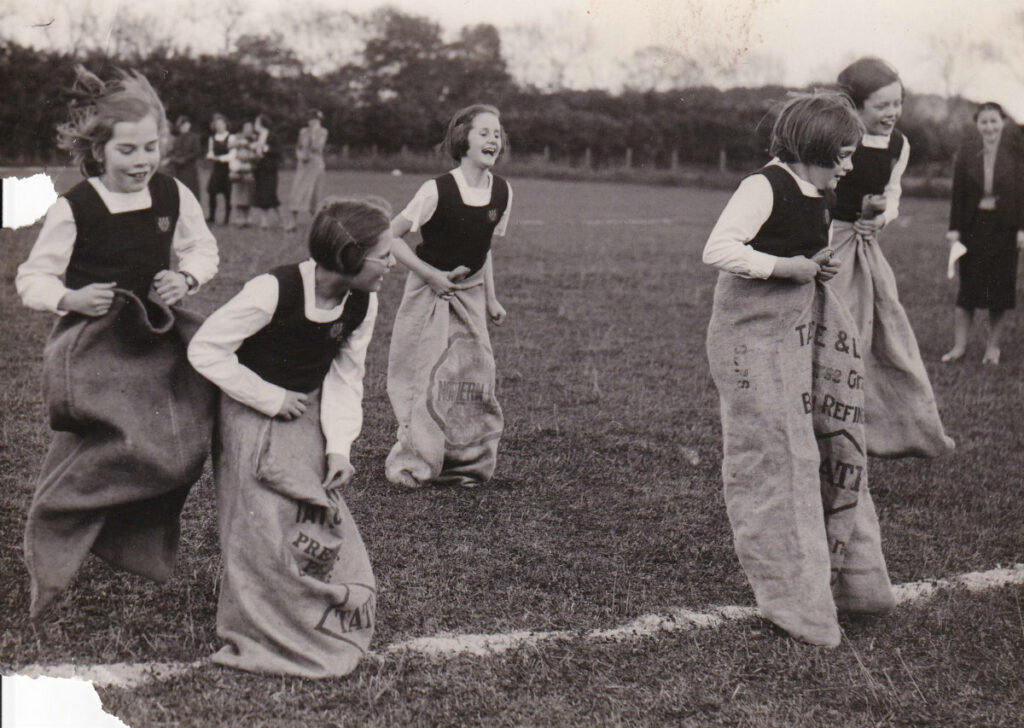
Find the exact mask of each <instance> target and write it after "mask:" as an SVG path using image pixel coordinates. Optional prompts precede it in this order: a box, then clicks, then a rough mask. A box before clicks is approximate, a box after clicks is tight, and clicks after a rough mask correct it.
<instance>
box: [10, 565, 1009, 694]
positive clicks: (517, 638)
mask: <svg viewBox="0 0 1024 728" xmlns="http://www.w3.org/2000/svg"><path fill="white" fill-rule="evenodd" d="M1010 584H1024V564H1017V565H1015V566H1013V567H1009V568H995V569H990V570H989V571H974V572H970V573H967V574H961V575H960V576H955V577H952V578H950V579H929V580H926V581H916V582H912V583H909V584H898V585H896V586H894V587H893V590H894V591H895V592H896V602H897V604H910V603H914V602H918V601H921V600H924V599H928V598H930V597H932V596H934V595H935V593H936V592H937V591H939V590H941V589H949V588H954V587H960V588H963V589H967V590H968V591H971V592H979V591H984V590H986V589H993V588H996V587H1001V586H1007V585H1010ZM756 616H757V609H756V608H755V607H738V606H726V607H713V608H712V609H710V610H708V611H706V612H693V611H690V610H689V609H682V608H679V609H673V610H671V611H669V613H668V614H645V615H643V616H641V617H637V618H636V619H634V620H633V621H632V622H629V623H628V624H625V625H622V626H621V627H615V628H612V629H592V630H585V631H583V630H580V631H574V630H554V631H546V632H532V631H520V632H504V633H499V634H440V635H436V636H434V637H417V638H415V639H411V640H406V641H404V642H395V643H393V644H390V645H386V646H385V647H383V648H382V649H381V650H380V651H379V652H377V653H370V654H371V656H373V655H375V656H378V657H379V656H382V655H389V654H393V653H396V652H416V653H419V654H422V655H428V656H434V657H446V656H455V655H477V656H481V657H486V656H488V655H500V654H502V653H504V652H508V651H509V650H512V649H515V648H517V647H522V646H525V645H535V644H538V643H540V642H552V641H559V640H562V641H564V640H573V639H583V640H614V641H619V642H621V641H624V640H630V639H639V638H643V637H649V636H651V635H654V634H658V633H660V632H679V631H685V630H691V629H715V628H717V627H721V626H722V625H724V624H727V623H729V622H742V621H744V620H749V619H754V618H755V617H756ZM207 664H209V661H208V660H200V661H197V662H192V663H187V662H136V663H128V662H119V663H114V664H107V665H75V664H63V665H49V666H45V665H28V666H26V667H22V668H19V669H18V670H16V671H15V672H16V673H17V674H19V675H26V676H28V677H40V676H42V675H46V676H49V677H65V678H81V679H83V680H91V681H92V682H93V683H94V684H95V685H99V686H113V687H134V686H136V685H143V684H146V683H149V682H153V681H155V680H166V679H167V678H170V677H174V676H176V675H181V674H184V673H187V672H189V671H191V670H196V669H198V668H200V667H203V666H204V665H207Z"/></svg>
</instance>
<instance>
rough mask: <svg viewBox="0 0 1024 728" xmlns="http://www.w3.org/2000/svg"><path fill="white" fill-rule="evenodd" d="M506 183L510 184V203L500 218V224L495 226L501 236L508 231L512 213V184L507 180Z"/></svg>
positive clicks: (496, 231) (496, 232)
mask: <svg viewBox="0 0 1024 728" xmlns="http://www.w3.org/2000/svg"><path fill="white" fill-rule="evenodd" d="M505 184H507V185H508V203H507V204H506V205H505V212H504V213H503V214H502V216H501V219H500V220H498V224H497V225H496V226H495V227H494V234H495V235H498V236H501V237H504V236H505V233H506V232H507V231H508V219H509V215H510V214H511V213H512V185H509V184H508V181H507V180H506V182H505Z"/></svg>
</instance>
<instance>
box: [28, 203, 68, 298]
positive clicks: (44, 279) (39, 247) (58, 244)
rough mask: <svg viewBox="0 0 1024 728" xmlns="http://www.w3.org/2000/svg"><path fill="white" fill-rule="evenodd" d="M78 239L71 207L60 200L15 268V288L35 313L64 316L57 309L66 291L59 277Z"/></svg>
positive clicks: (64, 269)
mask: <svg viewBox="0 0 1024 728" xmlns="http://www.w3.org/2000/svg"><path fill="white" fill-rule="evenodd" d="M77 236H78V231H77V228H76V227H75V217H74V215H73V214H72V212H71V204H70V203H69V202H68V201H67V200H66V199H65V198H63V197H60V198H58V199H57V201H56V202H54V203H53V204H52V205H51V206H50V209H49V210H48V211H47V212H46V219H45V220H44V221H43V227H42V229H41V230H40V231H39V237H37V238H36V242H35V245H33V246H32V251H31V252H30V253H29V255H28V259H27V260H26V261H25V262H24V263H22V264H21V265H20V266H18V274H17V276H16V277H15V279H14V287H15V290H17V292H18V295H19V296H21V302H22V303H23V304H25V306H27V307H28V308H31V309H34V310H36V311H49V312H51V313H56V314H61V315H63V314H64V313H66V312H64V311H61V310H59V309H58V304H60V300H61V299H62V298H64V295H65V294H66V293H67V292H68V288H67V287H66V286H65V285H64V283H63V281H61V276H63V275H64V271H66V270H67V267H68V263H69V262H70V261H71V252H72V250H74V247H75V239H76V238H77Z"/></svg>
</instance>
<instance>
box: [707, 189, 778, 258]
mask: <svg viewBox="0 0 1024 728" xmlns="http://www.w3.org/2000/svg"><path fill="white" fill-rule="evenodd" d="M773 206H774V195H773V194H772V186H771V183H770V182H769V181H768V179H767V178H766V177H765V176H764V175H760V174H754V175H751V176H749V177H747V178H746V179H744V180H743V181H742V182H740V186H739V187H738V188H736V192H734V193H733V196H732V197H731V198H730V199H729V202H728V204H726V206H725V209H724V210H722V214H721V215H720V216H719V218H718V222H717V223H715V227H714V229H713V230H712V231H711V235H710V236H709V237H708V241H707V243H706V244H705V245H704V254H703V256H702V259H703V261H704V263H706V264H707V265H710V266H714V267H715V268H719V269H721V270H724V271H728V272H729V273H735V274H736V275H738V276H742V277H744V278H768V277H770V276H771V274H772V271H773V270H774V269H775V261H776V260H777V257H776V256H774V255H770V254H768V253H762V252H761V251H759V250H754V248H752V247H750V246H749V245H747V243H748V242H750V241H751V240H753V238H754V236H756V235H757V233H758V231H759V230H760V229H761V226H762V225H764V223H765V222H766V221H767V220H768V218H769V217H770V216H771V214H772V208H773Z"/></svg>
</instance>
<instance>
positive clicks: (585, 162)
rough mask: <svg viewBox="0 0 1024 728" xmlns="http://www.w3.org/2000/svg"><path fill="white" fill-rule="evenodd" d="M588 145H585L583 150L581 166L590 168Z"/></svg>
mask: <svg viewBox="0 0 1024 728" xmlns="http://www.w3.org/2000/svg"><path fill="white" fill-rule="evenodd" d="M590 156H591V155H590V147H587V148H586V150H584V152H583V168H584V169H590Z"/></svg>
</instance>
